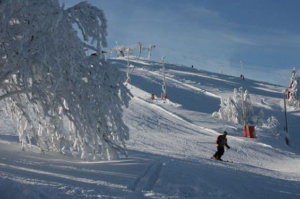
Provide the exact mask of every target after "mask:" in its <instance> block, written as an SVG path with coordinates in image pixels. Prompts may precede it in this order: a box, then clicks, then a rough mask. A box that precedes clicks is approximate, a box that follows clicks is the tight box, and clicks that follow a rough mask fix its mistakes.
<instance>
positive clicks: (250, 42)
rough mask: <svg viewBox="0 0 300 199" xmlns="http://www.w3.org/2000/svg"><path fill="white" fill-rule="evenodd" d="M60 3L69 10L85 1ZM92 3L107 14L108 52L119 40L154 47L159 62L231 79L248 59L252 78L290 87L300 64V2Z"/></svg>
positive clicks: (125, 0) (179, 0)
mask: <svg viewBox="0 0 300 199" xmlns="http://www.w3.org/2000/svg"><path fill="white" fill-rule="evenodd" d="M59 1H60V2H65V4H66V7H69V6H73V5H75V4H76V3H78V2H80V1H79V0H59ZM88 2H89V3H91V4H92V5H95V6H97V7H99V8H100V9H102V10H104V12H105V15H106V18H107V20H108V37H107V39H108V48H107V49H109V48H113V47H114V46H115V45H116V41H118V44H119V45H124V46H129V45H135V44H136V43H137V42H142V43H143V45H144V46H148V45H149V44H153V45H156V46H157V48H156V49H154V51H153V53H152V55H153V59H156V60H160V59H161V57H162V56H163V55H166V61H168V62H173V63H180V64H184V65H187V66H191V65H194V67H196V68H199V69H205V70H210V71H213V72H221V71H222V72H223V73H228V74H231V75H240V74H241V73H242V69H241V66H240V60H242V62H243V65H244V70H243V71H244V73H245V77H246V78H247V77H249V78H252V79H259V80H262V81H267V82H272V83H277V84H288V82H289V80H290V77H291V73H290V70H291V69H292V68H293V67H296V68H299V65H300V54H299V52H300V23H299V19H300V12H299V10H300V1H298V0H88ZM135 53H136V54H137V50H136V51H135ZM143 56H144V57H146V56H147V52H146V51H145V52H144V53H143ZM279 74H280V75H281V77H282V78H283V81H282V80H281V78H279ZM279 80H280V81H279ZM283 82H284V83H283Z"/></svg>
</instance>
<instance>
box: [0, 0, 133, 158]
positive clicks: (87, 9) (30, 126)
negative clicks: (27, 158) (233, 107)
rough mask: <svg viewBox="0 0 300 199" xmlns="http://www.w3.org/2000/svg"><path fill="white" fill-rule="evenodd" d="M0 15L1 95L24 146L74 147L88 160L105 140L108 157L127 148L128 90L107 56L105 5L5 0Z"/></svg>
mask: <svg viewBox="0 0 300 199" xmlns="http://www.w3.org/2000/svg"><path fill="white" fill-rule="evenodd" d="M0 13H1V15H0V18H1V20H0V71H1V73H0V89H1V93H0V100H1V101H4V102H5V105H6V108H7V110H8V111H9V112H10V113H11V117H12V119H13V121H14V123H15V124H16V125H17V129H18V133H19V137H20V141H21V143H22V145H23V147H24V148H25V147H26V146H27V145H28V143H30V140H31V139H32V138H35V139H36V141H37V145H38V146H39V147H40V149H41V151H43V152H44V151H45V150H54V151H58V152H61V153H63V152H64V150H65V149H66V147H68V148H70V150H74V149H76V150H78V151H79V152H80V153H81V157H82V158H84V159H85V158H87V155H88V154H89V153H92V154H96V153H97V152H98V149H99V146H101V150H99V151H101V155H102V157H103V158H104V159H115V158H117V157H118V151H119V152H122V153H125V151H124V147H125V145H124V141H125V140H126V139H128V138H129V134H128V132H129V130H128V128H127V127H126V126H125V124H124V123H123V120H122V108H123V106H124V105H125V106H127V105H128V101H129V99H130V96H129V92H128V90H127V89H126V87H125V86H124V85H123V79H122V78H121V76H120V74H119V72H118V71H117V70H116V69H113V68H112V67H110V66H108V65H107V63H106V62H105V61H104V59H103V57H102V51H101V48H102V47H105V46H106V35H107V32H106V28H107V23H106V19H105V16H104V13H103V11H102V10H100V9H98V8H96V7H94V6H91V5H89V4H88V3H86V2H82V3H79V4H77V5H75V6H74V7H70V8H68V9H64V5H63V6H62V7H60V5H59V2H58V0H42V1H41V0H1V1H0ZM79 36H80V37H81V36H82V37H83V39H80V38H79ZM86 50H93V51H96V52H97V56H96V57H95V56H93V57H90V56H86ZM68 127H69V128H68Z"/></svg>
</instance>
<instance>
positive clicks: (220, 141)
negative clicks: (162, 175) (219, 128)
mask: <svg viewBox="0 0 300 199" xmlns="http://www.w3.org/2000/svg"><path fill="white" fill-rule="evenodd" d="M226 135H227V132H226V131H224V132H223V135H219V136H218V138H217V141H216V144H217V149H218V150H217V152H216V153H215V155H214V156H213V157H212V159H215V160H221V161H223V160H222V159H221V157H222V155H223V154H224V151H225V150H224V147H225V146H226V147H227V150H228V149H230V147H229V146H228V144H227V138H226Z"/></svg>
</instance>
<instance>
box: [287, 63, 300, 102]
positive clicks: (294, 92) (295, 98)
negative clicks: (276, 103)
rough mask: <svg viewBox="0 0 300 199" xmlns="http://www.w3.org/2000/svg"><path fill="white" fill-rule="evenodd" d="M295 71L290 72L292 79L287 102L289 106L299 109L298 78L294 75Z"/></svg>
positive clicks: (299, 86)
mask: <svg viewBox="0 0 300 199" xmlns="http://www.w3.org/2000/svg"><path fill="white" fill-rule="evenodd" d="M296 72H297V70H296V69H295V68H294V69H293V70H292V74H293V75H292V78H291V84H290V92H291V93H290V97H289V99H288V102H289V104H290V105H292V106H295V107H300V77H299V76H298V75H297V74H296Z"/></svg>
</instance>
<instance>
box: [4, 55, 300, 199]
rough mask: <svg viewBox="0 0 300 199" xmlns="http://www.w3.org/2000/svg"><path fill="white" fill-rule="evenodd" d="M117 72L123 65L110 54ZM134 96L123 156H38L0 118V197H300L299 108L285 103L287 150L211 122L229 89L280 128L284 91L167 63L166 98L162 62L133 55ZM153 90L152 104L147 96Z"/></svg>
mask: <svg viewBox="0 0 300 199" xmlns="http://www.w3.org/2000/svg"><path fill="white" fill-rule="evenodd" d="M108 61H109V62H110V63H111V65H112V66H113V67H116V68H119V70H120V71H121V72H122V73H123V74H124V80H125V74H126V71H127V68H126V65H127V61H126V60H123V59H110V60H108ZM131 64H132V65H134V66H135V68H134V71H133V73H132V75H131V84H129V85H127V88H128V89H129V90H130V91H131V93H132V94H133V96H134V97H133V98H132V100H131V101H130V105H129V108H128V109H125V110H124V121H125V123H126V125H127V126H128V127H129V129H130V140H129V141H128V142H127V148H128V157H127V158H126V157H121V158H120V159H119V160H116V161H101V160H96V161H93V160H92V156H91V160H90V161H89V162H86V161H83V160H81V159H80V157H79V156H77V154H76V153H66V154H65V155H61V154H57V153H54V152H46V153H45V154H41V153H40V152H39V150H38V149H37V147H35V146H34V145H33V146H32V148H30V149H27V150H26V151H22V150H21V145H20V144H19V143H18V137H17V135H16V130H15V129H14V127H13V124H12V123H11V122H10V120H9V118H6V117H2V118H1V120H0V124H1V128H0V150H1V155H0V198H1V199H6V198H9V199H21V198H22V199H23V198H30V199H31V198H33V199H37V198H43V199H52V198H53V199H56V198H59V199H60V198H61V199H71V198H72V199H73V198H74V199H75V198H76V199H78V198H114V199H115V198H130V199H142V198H147V199H148V198H149V199H150V198H151V199H152V198H153V199H154V198H170V199H171V198H172V199H175V198H176V199H184V198H194V199H198V198H208V199H210V198H211V199H218V198H220V199H221V198H222V199H224V198H225V199H240V198H243V199H252V198H261V199H264V198H265V199H269V198H272V199H273V198H274V199H281V198H289V199H293V198H295V199H296V198H297V199H298V198H300V189H299V187H300V169H299V166H300V156H299V151H300V150H299V146H298V142H299V141H300V135H299V132H298V131H297V130H298V129H299V128H297V122H298V121H299V117H300V110H299V109H294V108H289V109H288V122H289V132H290V138H291V146H287V145H286V144H285V140H284V137H281V136H277V135H272V134H269V133H267V132H265V131H264V130H263V129H260V128H257V129H256V134H257V138H256V139H250V138H245V137H243V133H242V126H241V125H237V124H232V123H229V122H226V121H222V120H218V119H215V118H213V117H212V116H211V114H212V113H213V112H214V111H218V109H219V105H220V98H221V97H228V96H231V95H232V93H233V89H234V88H239V87H241V86H242V87H243V88H244V89H247V90H248V91H249V93H250V97H251V99H252V101H253V104H255V106H257V107H259V108H261V109H263V110H264V112H265V118H268V117H270V116H272V115H273V116H275V117H276V118H277V119H278V120H279V121H280V122H281V123H282V126H283V125H284V115H283V113H282V105H281V101H282V93H281V90H282V87H280V86H277V85H272V84H268V83H264V82H257V81H252V80H247V79H246V80H245V81H242V80H241V79H240V78H239V77H232V76H227V75H224V74H215V73H210V72H207V71H202V70H197V69H193V68H189V67H184V66H180V65H176V64H171V63H167V64H166V87H167V93H168V99H167V100H166V101H162V100H160V99H159V97H160V94H161V92H162V89H161V88H162V87H161V84H162V71H161V67H162V66H161V64H160V63H157V62H154V61H147V60H131ZM152 93H153V94H154V95H155V96H156V99H155V100H151V99H150V97H151V94H152ZM224 130H226V131H227V132H228V133H229V135H228V144H229V145H230V146H231V149H230V150H228V151H226V152H225V155H224V156H223V159H228V160H231V161H232V162H233V163H230V162H219V161H215V160H211V159H210V157H211V156H212V155H213V154H214V153H215V151H216V146H215V140H216V137H217V136H218V135H219V134H220V133H221V132H222V131H224Z"/></svg>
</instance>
